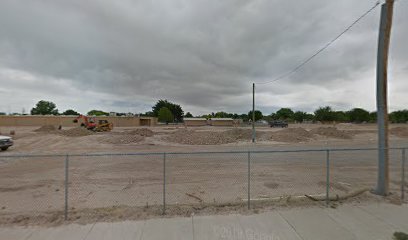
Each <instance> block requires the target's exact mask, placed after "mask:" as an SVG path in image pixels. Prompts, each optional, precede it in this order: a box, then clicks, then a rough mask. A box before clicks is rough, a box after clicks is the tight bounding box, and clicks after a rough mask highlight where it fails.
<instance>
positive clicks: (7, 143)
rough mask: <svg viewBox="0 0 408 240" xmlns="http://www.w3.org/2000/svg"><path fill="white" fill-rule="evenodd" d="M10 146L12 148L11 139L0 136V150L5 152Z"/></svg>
mask: <svg viewBox="0 0 408 240" xmlns="http://www.w3.org/2000/svg"><path fill="white" fill-rule="evenodd" d="M11 146H13V139H12V138H11V137H8V136H1V135H0V149H1V150H3V151H6V150H7V149H8V148H9V147H11Z"/></svg>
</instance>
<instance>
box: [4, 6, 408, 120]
mask: <svg viewBox="0 0 408 240" xmlns="http://www.w3.org/2000/svg"><path fill="white" fill-rule="evenodd" d="M375 2H376V1H373V0H361V1H355V0H341V1H333V0H332V1H327V0H308V1H300V0H297V1H295V0H285V1H283V0H280V1H277V0H254V1H249V0H235V1H232V0H223V1H218V0H217V1H209V0H194V1H191V0H172V1H164V0H162V1H155V0H146V1H137V0H133V1H131V0H121V1H110V0H105V1H102V0H99V1H96V0H87V1H83V0H69V1H66V0H33V1H26V0H1V1H0V112H22V110H23V109H25V111H26V112H29V110H30V109H31V108H32V107H33V106H34V104H35V103H36V102H38V101H39V100H42V99H44V100H49V101H53V102H55V103H56V104H57V107H58V109H59V110H60V111H63V110H66V109H68V108H73V109H75V110H78V111H80V112H82V113H86V112H87V111H89V110H91V109H102V110H105V111H117V112H136V113H137V112H145V111H149V110H150V109H151V107H152V105H153V104H154V103H155V102H156V101H157V100H158V99H168V100H170V101H173V102H175V103H178V104H180V105H181V106H182V107H183V109H184V111H185V112H187V111H189V112H192V113H193V114H203V113H208V112H216V111H227V112H238V113H246V112H248V110H249V109H250V108H251V106H252V102H251V101H252V96H251V94H252V93H251V91H252V82H262V81H267V80H270V79H273V78H275V77H277V76H279V75H281V74H283V73H285V72H287V71H289V70H291V69H292V68H293V67H294V66H296V65H297V64H299V63H300V62H302V61H303V60H304V59H306V58H307V57H309V56H310V55H311V54H313V53H314V52H315V51H316V50H317V49H319V48H320V47H321V46H323V45H324V44H326V43H327V42H328V41H329V40H330V39H332V38H333V37H334V36H336V35H337V34H339V33H340V32H341V31H342V30H343V29H344V28H345V27H347V26H348V25H349V24H351V23H352V22H353V21H354V20H355V19H356V18H357V17H359V16H360V15H361V14H362V13H364V12H365V11H366V10H368V9H369V8H370V7H372V6H373V5H374V3H375ZM407 10H408V1H407V0H400V1H398V2H397V3H396V6H395V15H394V25H393V29H392V39H391V53H390V78H389V106H390V109H391V110H395V109H404V108H408V97H407V95H406V93H407V91H408V81H407V80H408V79H407V78H408V47H407V45H406V44H407V42H408V27H407V23H408V14H407ZM379 18H380V7H378V8H376V9H375V10H374V11H373V12H372V13H371V14H370V15H368V16H367V17H366V18H364V19H363V20H362V21H361V22H360V23H359V24H358V25H356V26H355V27H354V28H353V29H352V30H351V31H349V32H347V34H346V35H344V36H343V37H342V38H341V39H340V40H339V41H338V42H336V43H335V44H334V45H332V46H331V47H330V48H329V49H328V50H327V51H325V52H324V53H322V54H321V55H319V56H318V57H317V58H316V59H314V60H313V61H312V62H310V63H309V64H308V65H306V66H305V67H304V68H303V69H302V70H300V71H299V72H297V73H296V74H294V75H292V76H290V77H289V78H286V79H282V80H280V81H278V82H275V83H273V84H269V85H262V86H261V85H259V86H258V87H257V96H256V101H257V105H258V107H257V108H259V109H261V110H262V111H263V112H264V114H269V113H271V112H274V111H276V110H277V109H279V108H281V107H291V108H293V109H295V110H303V111H308V112H312V111H313V110H314V109H316V108H317V107H319V106H325V105H330V106H333V107H334V108H335V109H339V110H348V109H350V108H354V107H363V108H366V109H369V110H375V66H376V51H377V38H378V28H379V26H378V25H379Z"/></svg>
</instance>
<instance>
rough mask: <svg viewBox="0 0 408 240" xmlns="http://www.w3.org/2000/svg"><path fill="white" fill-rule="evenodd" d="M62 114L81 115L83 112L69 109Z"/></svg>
mask: <svg viewBox="0 0 408 240" xmlns="http://www.w3.org/2000/svg"><path fill="white" fill-rule="evenodd" d="M62 115H81V114H80V113H79V112H77V111H75V110H72V109H68V110H65V112H63V113H62Z"/></svg>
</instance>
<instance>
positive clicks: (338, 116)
mask: <svg viewBox="0 0 408 240" xmlns="http://www.w3.org/2000/svg"><path fill="white" fill-rule="evenodd" d="M334 121H336V122H349V121H350V117H349V115H348V114H347V113H345V112H343V111H335V112H334Z"/></svg>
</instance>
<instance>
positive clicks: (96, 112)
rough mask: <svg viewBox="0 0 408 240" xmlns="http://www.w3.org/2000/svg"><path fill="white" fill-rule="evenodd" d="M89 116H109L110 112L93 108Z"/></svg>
mask: <svg viewBox="0 0 408 240" xmlns="http://www.w3.org/2000/svg"><path fill="white" fill-rule="evenodd" d="M87 115H88V116H108V115H109V113H107V112H104V111H102V110H91V111H89V112H88V113H87Z"/></svg>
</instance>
